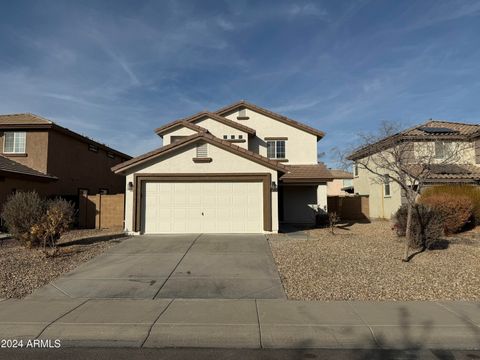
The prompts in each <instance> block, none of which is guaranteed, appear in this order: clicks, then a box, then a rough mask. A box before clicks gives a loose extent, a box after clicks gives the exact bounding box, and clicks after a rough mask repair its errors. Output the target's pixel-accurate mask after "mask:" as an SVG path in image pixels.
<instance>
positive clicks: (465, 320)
mask: <svg viewBox="0 0 480 360" xmlns="http://www.w3.org/2000/svg"><path fill="white" fill-rule="evenodd" d="M433 303H435V304H437V305H438V306H440V307H442V308H443V309H445V310H447V311H448V312H449V313H451V314H453V315H455V316H458V317H459V318H460V320H462V321H464V322H467V323H469V326H474V327H475V328H480V326H479V325H477V324H475V323H474V322H473V321H472V320H470V319H469V318H468V317H467V316H465V315H462V314H459V313H458V312H456V311H455V310H452V309H450V308H449V307H448V306H446V305H444V304H442V303H439V302H438V301H434V302H433Z"/></svg>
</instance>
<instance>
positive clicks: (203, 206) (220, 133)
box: [113, 101, 332, 233]
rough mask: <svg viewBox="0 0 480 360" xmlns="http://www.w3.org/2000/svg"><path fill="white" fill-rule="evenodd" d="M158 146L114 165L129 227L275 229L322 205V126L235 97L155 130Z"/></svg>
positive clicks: (325, 176)
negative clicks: (123, 179) (120, 176)
mask: <svg viewBox="0 0 480 360" xmlns="http://www.w3.org/2000/svg"><path fill="white" fill-rule="evenodd" d="M155 132H156V133H157V134H158V135H159V136H160V137H162V138H163V146H162V147H160V148H158V149H156V150H154V151H151V152H149V153H146V154H144V155H141V156H139V157H136V158H134V159H132V160H129V161H127V162H124V163H123V164H120V165H117V166H115V167H114V168H113V170H114V171H115V172H116V173H118V174H123V175H126V188H127V192H126V207H125V209H126V210H125V228H126V230H127V231H129V232H133V233H185V232H186V233H202V232H211V233H256V232H276V231H278V229H279V224H280V223H281V222H285V223H296V224H313V223H314V222H315V211H314V210H313V209H316V210H318V209H321V210H326V206H327V185H326V183H327V181H330V180H332V175H331V174H330V172H329V171H328V169H327V168H326V167H325V166H324V165H323V164H319V163H318V162H317V142H318V141H319V140H320V139H322V137H323V136H324V133H323V132H321V131H319V130H316V129H313V128H311V127H309V126H307V125H304V124H302V123H299V122H297V121H294V120H292V119H289V118H287V117H285V116H282V115H279V114H276V113H274V112H271V111H269V110H266V109H263V108H261V107H259V106H256V105H253V104H250V103H247V102H245V101H240V102H237V103H235V104H232V105H230V106H227V107H225V108H223V109H220V110H218V111H216V112H201V113H198V114H196V115H193V116H191V117H188V118H185V119H180V120H177V121H173V122H171V123H169V124H167V125H164V126H162V127H160V128H158V129H156V130H155Z"/></svg>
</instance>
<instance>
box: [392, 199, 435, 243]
mask: <svg viewBox="0 0 480 360" xmlns="http://www.w3.org/2000/svg"><path fill="white" fill-rule="evenodd" d="M407 211H408V208H407V205H402V206H401V207H400V208H399V209H398V211H397V212H396V214H395V216H394V219H395V225H394V228H395V229H396V231H397V234H398V235H400V236H405V234H406V228H407ZM410 235H411V242H410V244H409V245H410V247H412V248H426V249H432V248H435V247H437V246H438V244H440V243H441V242H442V240H441V238H442V236H443V235H444V227H443V217H442V215H441V213H439V212H438V211H437V210H435V209H434V208H432V207H430V206H426V205H423V204H417V205H415V207H414V208H413V213H412V224H411V229H410Z"/></svg>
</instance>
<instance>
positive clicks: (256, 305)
mask: <svg viewBox="0 0 480 360" xmlns="http://www.w3.org/2000/svg"><path fill="white" fill-rule="evenodd" d="M255 310H256V312H257V322H258V338H259V339H258V340H259V342H260V349H263V340H262V324H261V323H260V315H259V313H258V303H257V299H255Z"/></svg>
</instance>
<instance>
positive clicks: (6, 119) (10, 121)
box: [0, 113, 53, 126]
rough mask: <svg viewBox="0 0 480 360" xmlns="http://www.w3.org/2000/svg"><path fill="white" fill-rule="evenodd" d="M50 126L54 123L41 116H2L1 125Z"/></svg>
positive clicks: (0, 117)
mask: <svg viewBox="0 0 480 360" xmlns="http://www.w3.org/2000/svg"><path fill="white" fill-rule="evenodd" d="M20 124H21V125H49V124H53V122H52V121H50V120H47V119H44V118H42V117H41V116H38V115H35V114H30V113H25V114H7V115H0V126H1V125H20Z"/></svg>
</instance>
